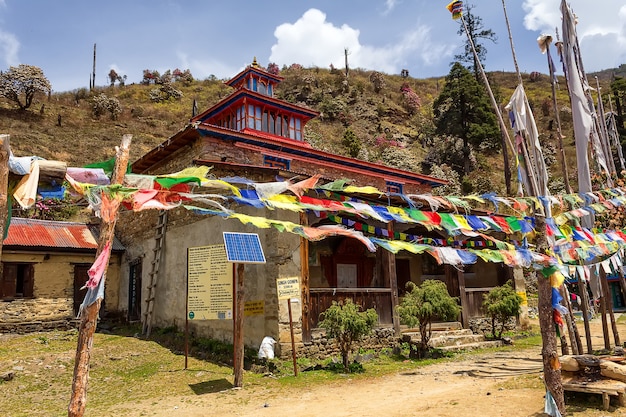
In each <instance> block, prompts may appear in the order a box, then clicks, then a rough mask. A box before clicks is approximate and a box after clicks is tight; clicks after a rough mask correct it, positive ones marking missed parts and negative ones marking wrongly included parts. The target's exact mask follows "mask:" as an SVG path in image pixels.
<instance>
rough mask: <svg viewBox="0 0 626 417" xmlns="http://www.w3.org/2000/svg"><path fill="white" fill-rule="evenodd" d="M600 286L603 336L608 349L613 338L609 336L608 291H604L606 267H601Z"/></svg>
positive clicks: (605, 346)
mask: <svg viewBox="0 0 626 417" xmlns="http://www.w3.org/2000/svg"><path fill="white" fill-rule="evenodd" d="M598 279H599V280H600V286H601V288H602V295H601V296H600V314H602V336H603V337H604V348H605V349H606V350H609V349H611V339H610V337H609V324H608V321H607V319H606V313H607V307H606V293H605V291H604V281H606V274H605V273H604V269H602V268H600V277H599V278H598Z"/></svg>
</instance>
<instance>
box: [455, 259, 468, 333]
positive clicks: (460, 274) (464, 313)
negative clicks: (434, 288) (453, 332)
mask: <svg viewBox="0 0 626 417" xmlns="http://www.w3.org/2000/svg"><path fill="white" fill-rule="evenodd" d="M457 278H458V280H459V293H460V294H459V295H460V296H461V324H462V326H463V328H464V329H469V305H468V304H469V302H468V300H467V291H466V290H465V272H464V271H463V269H462V268H459V269H457Z"/></svg>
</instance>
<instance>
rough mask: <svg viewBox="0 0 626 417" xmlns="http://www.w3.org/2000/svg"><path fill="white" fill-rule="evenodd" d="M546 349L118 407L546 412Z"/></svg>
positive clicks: (152, 412) (193, 412) (283, 416)
mask: <svg viewBox="0 0 626 417" xmlns="http://www.w3.org/2000/svg"><path fill="white" fill-rule="evenodd" d="M538 355H539V353H538V351H537V350H529V351H524V352H522V353H519V352H516V353H515V354H514V355H513V356H515V359H511V358H505V357H504V356H502V355H497V356H496V357H494V355H493V354H491V355H480V356H477V357H475V358H473V359H471V360H464V361H460V362H450V363H445V364H437V365H431V366H427V367H424V368H420V369H417V370H414V371H410V372H404V373H398V374H395V375H389V376H385V377H377V378H371V379H365V380H352V379H351V378H349V377H346V380H345V381H343V382H342V381H339V382H335V383H332V384H325V385H316V386H313V387H309V388H306V389H290V388H282V389H275V390H271V389H270V390H261V389H256V388H252V389H247V388H244V389H242V390H228V391H223V392H220V393H212V394H203V395H201V396H197V397H189V396H183V397H166V398H163V399H161V400H159V401H156V402H155V401H150V402H149V403H145V404H143V403H139V404H133V405H132V406H131V405H129V404H120V406H119V409H118V410H111V412H112V414H111V415H120V413H119V412H118V411H122V410H123V412H124V415H127V416H140V415H148V416H158V417H160V416H172V415H178V416H186V417H196V416H197V417H200V416H206V415H207V413H212V414H214V415H220V416H242V417H243V416H250V417H252V416H255V417H256V416H271V417H294V416H302V417H306V416H311V417H312V416H328V417H330V416H337V417H340V416H372V417H373V416H382V415H384V416H416V415H428V416H440V417H452V416H454V417H456V416H459V415H463V416H485V417H495V416H532V415H542V411H543V390H542V389H541V387H540V381H539V370H540V362H538V360H539V356H538ZM508 356H509V357H510V356H511V355H510V354H509V355H508ZM505 361H506V362H505ZM476 371H479V372H478V373H480V372H483V373H484V372H486V371H493V372H496V371H497V372H498V374H499V375H504V374H506V373H507V372H509V374H510V376H505V377H499V378H494V377H477V376H472V375H475V374H477V372H476ZM133 409H134V410H135V412H133V411H132V410H133Z"/></svg>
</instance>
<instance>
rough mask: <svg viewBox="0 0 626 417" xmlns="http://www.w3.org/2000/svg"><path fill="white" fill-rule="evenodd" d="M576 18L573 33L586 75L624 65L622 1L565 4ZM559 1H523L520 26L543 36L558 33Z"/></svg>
mask: <svg viewBox="0 0 626 417" xmlns="http://www.w3.org/2000/svg"><path fill="white" fill-rule="evenodd" d="M568 3H569V4H570V5H571V8H572V11H573V12H574V14H575V15H576V16H577V17H578V24H577V26H576V32H577V33H578V41H579V43H580V47H581V52H582V58H583V62H584V63H585V69H586V70H587V71H596V70H600V69H606V68H613V67H617V66H619V65H620V64H623V63H624V62H626V5H624V0H602V4H601V6H600V5H599V4H598V1H589V0H569V1H568ZM560 4H561V1H560V0H524V3H523V5H522V7H523V8H524V11H525V12H526V16H525V17H524V26H525V27H526V28H527V29H529V30H535V31H539V32H543V33H551V34H554V33H555V28H558V30H559V32H561V11H560Z"/></svg>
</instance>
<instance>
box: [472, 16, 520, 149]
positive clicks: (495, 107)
mask: <svg viewBox="0 0 626 417" xmlns="http://www.w3.org/2000/svg"><path fill="white" fill-rule="evenodd" d="M461 22H462V23H463V27H464V28H465V33H466V35H467V40H468V42H469V44H470V47H471V48H472V52H473V53H474V58H475V59H476V63H477V64H478V69H479V70H480V74H481V75H482V78H483V82H484V83H485V88H486V89H487V93H488V94H489V99H490V100H491V105H492V106H493V110H494V111H495V113H496V116H497V117H498V122H499V124H500V131H501V132H502V134H503V135H504V137H505V139H506V143H508V144H509V147H510V148H511V151H512V152H515V146H514V145H513V142H512V141H511V136H510V135H509V130H508V128H507V127H506V124H505V123H504V119H503V118H502V112H501V111H500V107H498V103H497V102H496V98H495V97H494V95H493V91H492V90H491V86H490V85H489V80H488V79H487V74H485V70H484V68H483V65H482V64H481V63H480V60H479V59H478V54H477V53H476V47H475V46H474V41H473V40H472V37H471V36H470V34H469V29H468V28H467V24H466V23H465V18H464V17H463V16H461Z"/></svg>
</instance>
